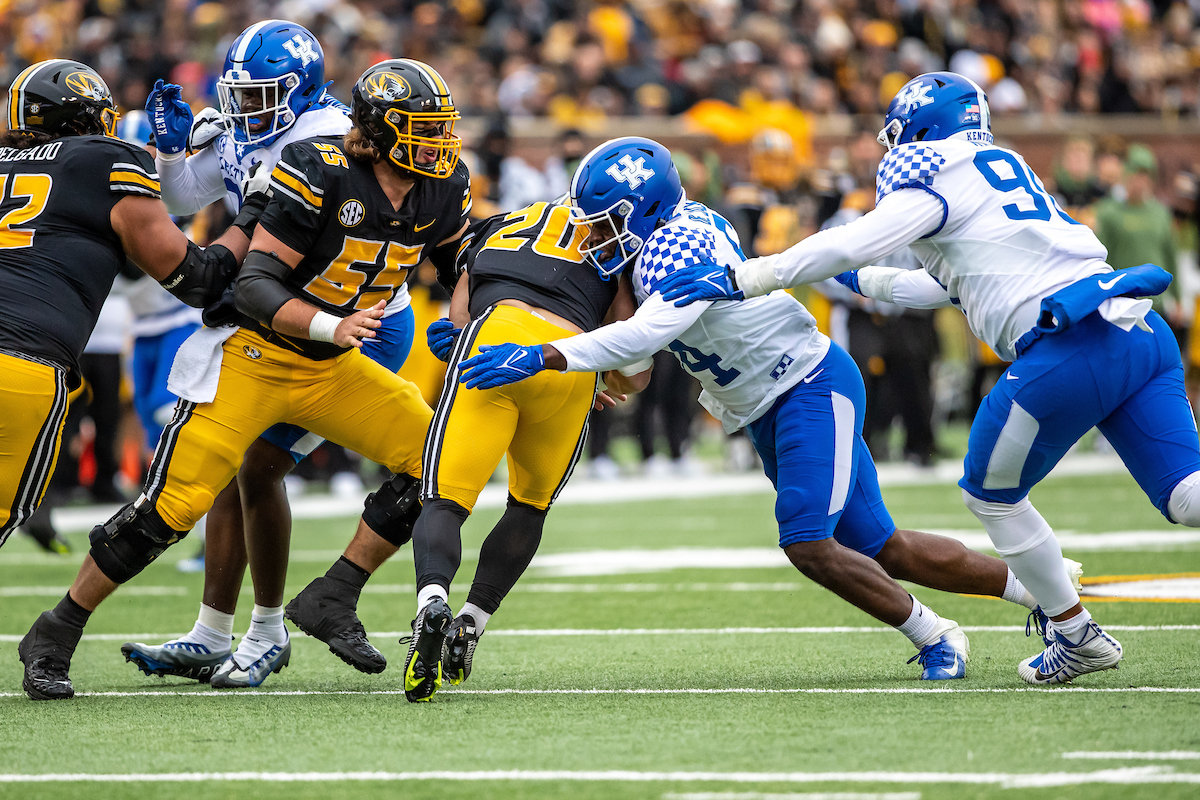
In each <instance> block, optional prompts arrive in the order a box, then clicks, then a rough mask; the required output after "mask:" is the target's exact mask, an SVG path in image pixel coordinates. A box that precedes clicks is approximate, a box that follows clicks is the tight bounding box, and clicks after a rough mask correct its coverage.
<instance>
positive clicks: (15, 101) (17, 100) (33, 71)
mask: <svg viewBox="0 0 1200 800" xmlns="http://www.w3.org/2000/svg"><path fill="white" fill-rule="evenodd" d="M66 63H70V60H69V59H66V58H52V59H50V60H49V61H41V62H38V63H37V64H31V65H30V66H28V67H26V68H25V71H24V72H22V73H21V74H20V75H18V76H17V79H16V80H15V81H13V85H12V89H10V90H9V94H10V96H9V98H8V102H9V106H8V127H9V129H10V130H14V131H16V130H24V128H25V87H26V86H28V85H29V81H30V80H31V79H33V77H34V76H35V75H37V73H39V72H41V71H42V70H43V69H45V68H46V67H49V66H53V65H54V64H66ZM14 122H16V124H15V125H14V124H13V123H14Z"/></svg>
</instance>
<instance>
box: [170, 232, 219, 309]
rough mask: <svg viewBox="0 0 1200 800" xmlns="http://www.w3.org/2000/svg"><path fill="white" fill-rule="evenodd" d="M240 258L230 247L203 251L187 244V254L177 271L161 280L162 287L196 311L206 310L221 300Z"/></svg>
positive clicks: (192, 243) (191, 243)
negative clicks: (209, 305) (211, 304)
mask: <svg viewBox="0 0 1200 800" xmlns="http://www.w3.org/2000/svg"><path fill="white" fill-rule="evenodd" d="M237 268H238V264H237V259H236V258H234V257H233V253H231V252H229V250H228V248H226V247H224V246H222V245H219V244H214V245H209V246H208V247H207V248H202V247H200V246H199V245H197V244H196V243H195V242H188V246H187V255H185V256H184V257H183V261H181V262H180V263H179V266H178V267H176V268H175V269H174V271H173V272H172V273H171V274H170V275H168V276H167V277H165V278H163V279H162V280H161V281H159V283H160V284H162V287H163V288H164V289H166V290H167V291H168V292H170V293H171V294H173V295H175V296H176V297H178V298H179V299H180V300H182V301H183V302H185V303H187V304H188V305H189V306H192V307H193V308H204V307H205V306H206V305H208V304H209V303H212V302H215V301H216V300H218V299H220V297H221V292H223V291H225V287H226V286H228V285H229V282H230V281H231V280H233V277H234V275H236V274H237Z"/></svg>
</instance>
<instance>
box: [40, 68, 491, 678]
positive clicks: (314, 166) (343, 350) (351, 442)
mask: <svg viewBox="0 0 1200 800" xmlns="http://www.w3.org/2000/svg"><path fill="white" fill-rule="evenodd" d="M457 118H458V113H457V111H455V109H454V106H453V101H452V99H451V97H450V93H449V90H448V89H447V88H446V86H445V83H444V82H442V81H441V78H440V77H438V76H437V75H436V73H433V71H432V70H430V69H429V68H427V67H425V66H424V65H421V64H419V62H411V61H401V60H391V61H384V62H382V63H380V64H377V65H375V66H373V67H371V68H370V69H368V70H367V72H366V73H364V74H363V76H362V77H360V78H359V80H358V82H357V83H356V84H355V87H354V114H353V121H354V128H353V129H352V130H351V131H350V133H348V134H346V136H345V138H344V139H336V138H323V137H317V138H314V139H311V140H306V141H302V142H294V143H292V144H289V145H288V146H287V147H285V148H284V150H283V154H282V157H281V158H280V160H279V162H278V164H277V165H276V167H275V170H274V171H273V172H272V174H271V188H272V190H273V196H272V199H271V202H270V204H269V205H268V206H267V209H266V211H265V212H264V213H263V215H262V224H261V225H260V226H259V228H258V229H257V231H256V232H255V235H254V239H253V241H252V243H251V247H250V252H249V254H248V255H247V256H246V260H245V263H244V264H243V265H242V269H241V271H240V272H239V274H238V278H237V283H236V293H235V301H236V308H237V311H238V312H240V314H242V315H243V316H242V318H241V319H240V322H239V327H237V328H236V330H235V331H234V332H233V333H232V334H231V335H230V336H229V337H228V338H226V339H225V340H224V341H223V342H222V343H220V344H219V346H218V347H216V348H214V352H213V354H212V358H211V359H210V361H209V364H208V365H205V368H202V369H200V370H199V373H200V374H205V375H207V374H211V370H210V369H209V368H208V367H211V368H212V369H215V370H216V371H217V374H218V375H219V377H218V378H216V379H214V380H212V381H211V382H204V381H201V382H200V383H199V384H198V386H197V387H196V389H195V394H196V395H203V394H204V392H206V391H207V392H211V395H208V399H206V400H205V401H204V402H199V401H195V400H181V401H180V402H179V404H178V406H177V407H176V411H175V417H174V419H172V421H171V422H170V424H168V425H167V427H166V429H165V430H164V432H163V435H162V438H161V439H160V441H159V445H158V448H157V450H156V451H155V455H154V459H153V461H152V462H151V465H150V471H149V475H148V477H147V480H146V485H145V487H144V489H143V494H142V497H140V498H139V499H138V501H137V502H136V503H132V504H130V505H129V506H127V507H125V508H124V509H122V510H121V511H120V512H119V513H118V514H117V515H116V516H114V517H113V518H112V519H111V520H109V521H108V522H107V523H105V524H104V525H102V526H98V527H97V528H96V529H94V530H93V531H92V534H91V540H92V549H91V555H90V557H89V559H88V560H87V561H86V562H85V563H84V567H83V569H82V570H81V571H80V574H79V577H78V578H77V579H76V582H75V585H74V586H73V587H72V590H71V596H72V597H74V599H75V600H76V601H77V602H78V603H79V604H80V605H81V606H82V607H83V609H87V610H89V611H90V609H93V608H95V607H96V605H98V604H99V603H100V601H102V600H103V599H104V598H105V597H107V596H108V595H109V594H111V593H112V592H113V591H114V590H115V589H116V588H117V586H118V585H120V584H122V583H124V582H126V581H128V580H130V579H131V578H133V577H134V576H136V575H137V574H138V573H139V572H141V571H142V569H144V568H145V567H146V565H147V564H149V563H150V561H151V560H152V559H153V558H154V557H155V556H157V555H158V553H160V552H161V551H162V549H163V548H164V547H165V546H166V545H168V544H170V543H172V542H174V541H176V540H178V539H179V538H182V537H183V536H184V535H186V533H187V531H189V530H190V529H191V528H192V526H193V525H195V523H196V521H197V520H198V519H199V518H200V517H201V516H202V515H203V514H204V513H205V512H206V511H207V510H208V508H209V506H211V504H212V502H213V497H214V495H215V494H216V493H217V492H218V491H220V490H221V489H222V488H223V487H224V486H225V485H226V484H227V483H228V482H229V480H230V479H231V478H232V477H233V476H234V475H235V474H236V472H237V469H238V466H239V465H240V463H241V459H242V455H243V454H244V453H245V451H246V448H247V447H248V446H249V445H250V444H251V443H252V442H253V441H254V440H255V439H256V438H257V437H258V436H259V435H260V434H261V433H262V432H263V431H264V430H266V429H267V428H268V427H270V426H271V425H274V424H276V423H278V422H291V423H294V424H297V425H302V426H304V427H305V428H307V429H309V430H310V431H312V432H313V433H315V434H317V435H318V436H322V437H324V438H326V439H330V440H332V441H334V442H338V443H340V444H342V445H344V446H346V447H349V448H351V449H353V450H355V451H357V452H359V453H361V454H363V455H364V456H366V457H367V458H369V459H371V460H372V461H377V462H379V463H381V464H385V465H387V466H388V467H389V468H390V469H391V470H392V471H393V472H394V473H396V474H395V475H394V476H393V478H392V479H391V480H389V481H388V482H387V483H385V484H384V486H383V487H382V488H381V489H380V490H379V491H377V492H375V493H374V494H372V495H371V496H369V497H368V499H367V504H366V509H365V510H364V513H363V521H362V523H361V524H360V526H359V529H358V532H357V534H356V535H355V538H354V541H353V542H352V543H351V545H350V548H349V549H348V550H347V554H346V555H347V557H346V558H343V559H342V560H341V561H339V562H338V564H337V565H335V566H334V568H333V569H331V570H330V575H329V576H327V577H326V578H324V579H321V581H324V583H321V582H320V581H318V582H315V583H316V584H317V589H316V590H314V591H311V592H310V590H312V589H313V587H312V586H310V587H309V589H308V590H306V591H305V593H304V594H302V596H301V599H302V600H304V599H305V595H309V596H310V597H311V600H309V601H307V602H299V603H294V605H296V606H297V608H296V609H295V613H290V614H289V615H290V616H291V618H292V619H293V620H294V621H296V622H297V624H298V625H299V626H300V627H301V628H302V629H303V630H306V631H308V632H310V633H313V634H315V635H318V636H320V638H322V639H323V640H325V641H327V642H330V639H333V640H334V641H333V642H330V643H331V644H335V643H337V644H347V642H348V646H350V647H357V648H358V649H359V650H362V649H363V648H370V644H369V643H368V642H367V641H366V637H365V634H364V633H363V629H362V625H361V623H359V622H358V618H357V616H356V614H355V608H354V606H355V602H356V601H357V596H358V589H359V588H361V586H362V584H363V583H364V582H365V580H366V577H367V576H368V575H369V574H370V572H372V571H374V569H375V568H377V567H378V566H379V565H380V564H381V563H382V562H383V561H384V560H386V559H387V558H388V557H389V556H390V555H391V554H392V553H394V552H395V551H396V550H397V549H398V548H399V547H400V546H401V545H402V544H404V543H405V542H406V541H408V539H409V538H410V537H411V531H412V525H413V523H414V522H415V520H416V516H417V515H418V514H419V511H420V502H419V499H418V484H419V478H420V475H421V446H422V444H423V443H424V439H425V433H426V430H427V428H428V426H429V422H430V419H431V417H432V414H433V412H432V410H431V409H430V408H429V406H428V405H427V404H426V403H425V402H424V400H422V399H421V394H420V392H419V391H418V390H417V388H416V387H415V386H414V385H413V384H411V383H410V382H408V381H406V380H404V379H403V378H400V377H398V376H397V375H395V374H394V373H392V372H390V371H389V370H388V369H386V368H385V367H383V366H381V365H379V364H377V363H375V362H374V361H372V360H371V359H369V358H366V357H365V356H363V355H362V354H361V353H359V352H358V348H359V347H361V345H362V340H363V339H365V338H371V337H373V336H374V335H375V333H374V329H375V328H377V327H379V324H380V323H379V318H380V317H381V316H382V314H383V309H384V306H385V305H386V303H387V301H388V300H389V299H390V298H391V297H392V295H393V294H394V292H395V291H396V287H398V286H399V285H400V284H401V283H402V282H403V281H404V278H405V276H406V275H407V273H408V271H409V270H410V269H411V268H412V267H414V266H416V265H417V264H418V263H420V262H421V261H422V260H424V259H425V258H432V259H433V261H434V263H435V264H441V265H442V267H441V269H442V271H443V272H446V271H447V270H449V271H452V270H453V263H454V257H455V255H456V253H457V241H458V239H459V238H460V237H461V235H462V234H463V232H465V230H466V222H465V217H466V211H467V208H468V206H469V194H468V189H467V186H468V181H469V178H468V175H467V173H466V170H465V168H462V167H459V165H458V156H459V150H460V148H461V142H460V140H459V139H458V137H457V136H455V135H454V132H453V127H454V121H455V120H456V119H457ZM418 172H419V174H420V175H421V177H420V178H418V177H417V173H418ZM259 544H260V543H258V542H255V541H249V542H247V550H248V551H249V555H250V567H251V575H252V577H253V578H254V581H255V584H256V586H257V585H258V584H259V582H260V579H261V577H262V576H261V574H260V570H264V569H266V570H269V571H274V572H275V574H282V573H280V572H278V571H279V570H286V546H284V547H283V552H282V556H283V557H281V556H280V553H279V552H275V553H274V554H273V556H274V558H276V559H277V560H278V561H279V562H282V563H274V564H271V563H264V561H263V559H262V558H261V556H262V553H261V550H262V549H264V548H261V547H259V546H258V545H259ZM278 544H279V543H268V544H267V546H266V549H268V550H270V549H272V548H274V547H275V546H277V545H278ZM329 584H335V585H334V586H333V587H330V586H329ZM282 587H283V582H282V580H279V581H278V583H277V588H276V591H277V592H278V593H279V594H277V596H276V597H274V598H272V600H273V602H270V601H268V602H270V605H269V606H267V607H266V608H265V609H262V610H263V611H266V612H274V613H273V614H271V616H273V617H274V618H275V620H276V625H275V626H267V625H263V626H260V628H259V630H258V631H257V632H256V635H255V636H253V637H252V636H251V635H250V634H247V636H246V637H243V639H242V642H241V644H240V645H239V648H238V651H237V652H236V653H234V654H233V655H232V656H231V657H230V658H229V659H227V660H226V661H225V662H224V663H223V664H222V665H221V667H220V668H218V670H217V671H216V673H215V674H214V675H213V680H212V682H213V684H214V685H218V686H221V685H224V686H250V685H258V684H259V683H261V682H262V681H263V680H265V678H266V677H267V676H268V675H269V674H270V673H271V672H273V671H276V670H278V669H281V668H282V667H284V666H286V665H287V663H288V660H289V658H290V653H291V645H290V643H289V641H288V638H287V632H286V630H285V629H284V627H283V624H282V616H283V613H282V608H280V606H282V596H281V593H282ZM259 599H260V603H259V604H258V605H260V606H263V605H264V603H263V602H261V601H262V600H263V599H265V598H261V597H260V598H259ZM289 608H290V606H289ZM81 611H82V610H81ZM86 614H87V611H83V612H82V614H81V616H82V619H79V618H76V619H75V620H74V622H75V623H82V622H83V621H85V620H86ZM63 628H64V624H63V623H62V622H61V621H59V620H57V619H56V618H54V617H53V616H52V615H50V612H48V614H43V615H42V616H41V617H40V618H39V619H38V621H37V622H36V623H35V624H34V626H33V628H32V629H31V631H30V633H29V634H28V635H27V636H26V639H25V641H26V642H35V643H38V642H47V643H48V644H52V647H50V651H51V652H50V655H49V658H48V659H43V663H44V667H43V669H42V670H41V672H39V673H38V675H37V677H36V681H35V683H36V686H35V687H34V688H33V689H31V672H30V669H29V667H28V663H29V662H27V668H26V690H27V692H28V693H29V694H30V696H34V697H39V696H40V697H69V696H71V694H72V690H71V685H70V680H69V678H68V674H67V673H68V669H69V667H70V658H71V655H72V652H73V651H74V647H75V643H76V642H77V641H78V637H79V631H80V629H81V625H79V624H77V625H73V626H70V633H71V634H72V637H73V638H68V637H66V636H65V631H64V630H63ZM348 629H350V630H351V633H356V634H357V638H356V639H355V638H353V637H351V638H349V639H347V638H346V637H345V636H344V634H345V633H346V631H347V630H348ZM339 635H341V636H342V638H340V639H339V638H337V637H338V636H339ZM327 637H328V638H327ZM370 649H371V650H372V651H373V650H374V649H373V648H370ZM335 652H338V651H337V650H335ZM339 655H342V656H343V657H344V658H347V660H349V658H348V657H347V656H346V655H345V654H344V653H342V652H339ZM353 655H357V653H354V654H353ZM376 655H378V654H377V653H376ZM376 671H377V670H376Z"/></svg>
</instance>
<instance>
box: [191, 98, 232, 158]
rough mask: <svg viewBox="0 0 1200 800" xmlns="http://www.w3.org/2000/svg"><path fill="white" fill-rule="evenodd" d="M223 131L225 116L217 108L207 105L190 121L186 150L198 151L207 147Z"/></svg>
mask: <svg viewBox="0 0 1200 800" xmlns="http://www.w3.org/2000/svg"><path fill="white" fill-rule="evenodd" d="M224 132H225V117H224V116H222V115H221V112H220V111H218V110H217V109H215V108H213V107H212V106H209V107H208V108H205V109H204V110H203V111H201V112H200V113H199V114H197V115H196V117H195V119H194V120H193V121H192V130H191V132H190V133H189V134H188V140H187V151H188V152H189V153H198V152H200V151H201V150H203V149H204V148H206V147H208V146H209V145H210V144H212V143H213V142H214V141H216V139H217V137H218V136H220V135H221V134H222V133H224Z"/></svg>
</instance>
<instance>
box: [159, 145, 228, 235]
mask: <svg viewBox="0 0 1200 800" xmlns="http://www.w3.org/2000/svg"><path fill="white" fill-rule="evenodd" d="M222 135H225V134H222ZM154 165H155V166H156V167H157V168H158V176H159V178H160V179H161V180H162V199H163V202H164V203H166V204H167V211H170V212H171V213H172V214H175V215H177V216H181V217H182V216H187V215H189V214H195V213H196V212H197V211H199V210H200V209H202V208H205V207H206V206H209V205H211V204H213V203H215V202H217V201H218V200H220V199H221V198H222V197H224V196H225V192H226V189H225V178H224V176H223V175H222V174H221V162H220V159H219V158H218V157H217V152H216V148H214V147H206V148H204V149H203V150H201V151H200V152H199V153H196V154H195V155H192V156H188V157H187V158H179V157H177V156H164V155H163V154H162V153H159V154H158V155H157V156H155V158H154Z"/></svg>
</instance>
